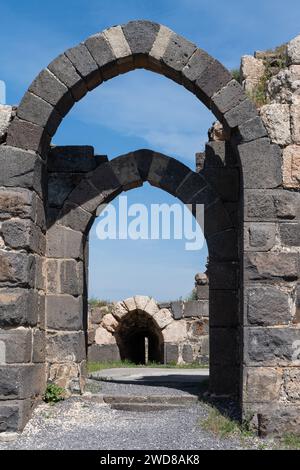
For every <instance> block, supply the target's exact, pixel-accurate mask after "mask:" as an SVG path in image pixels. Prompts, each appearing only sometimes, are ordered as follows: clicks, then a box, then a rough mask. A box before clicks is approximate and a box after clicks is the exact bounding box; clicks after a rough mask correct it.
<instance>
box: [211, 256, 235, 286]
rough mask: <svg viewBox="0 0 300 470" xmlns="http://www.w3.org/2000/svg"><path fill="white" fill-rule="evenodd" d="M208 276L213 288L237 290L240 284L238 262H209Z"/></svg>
mask: <svg viewBox="0 0 300 470" xmlns="http://www.w3.org/2000/svg"><path fill="white" fill-rule="evenodd" d="M208 278H209V286H210V288H211V289H212V290H215V289H216V290H236V289H237V288H238V285H239V267H238V263H235V262H222V263H219V262H218V263H217V262H212V263H209V266H208Z"/></svg>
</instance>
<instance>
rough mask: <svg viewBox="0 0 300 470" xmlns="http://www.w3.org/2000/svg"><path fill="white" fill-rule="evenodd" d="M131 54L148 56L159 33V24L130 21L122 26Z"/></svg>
mask: <svg viewBox="0 0 300 470" xmlns="http://www.w3.org/2000/svg"><path fill="white" fill-rule="evenodd" d="M122 30H123V33H124V36H125V38H126V40H127V42H128V44H129V47H130V49H131V52H132V54H148V53H149V52H150V50H151V49H152V46H153V43H154V41H155V39H156V36H157V33H158V31H159V24H157V23H153V22H152V21H130V22H129V23H127V24H125V25H123V26H122Z"/></svg>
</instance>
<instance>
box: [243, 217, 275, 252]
mask: <svg viewBox="0 0 300 470" xmlns="http://www.w3.org/2000/svg"><path fill="white" fill-rule="evenodd" d="M275 235H276V225H275V224H274V223H255V222H253V223H251V224H245V237H244V243H245V249H246V250H248V251H251V250H253V251H268V250H270V249H271V248H273V246H274V245H275Z"/></svg>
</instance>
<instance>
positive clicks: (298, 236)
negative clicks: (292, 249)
mask: <svg viewBox="0 0 300 470" xmlns="http://www.w3.org/2000/svg"><path fill="white" fill-rule="evenodd" d="M279 232H280V239H281V242H282V244H283V245H286V246H300V223H295V224H293V223H281V224H280V225H279Z"/></svg>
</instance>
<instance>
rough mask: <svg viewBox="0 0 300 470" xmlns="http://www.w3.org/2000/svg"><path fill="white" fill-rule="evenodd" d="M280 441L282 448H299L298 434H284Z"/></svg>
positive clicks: (299, 439) (299, 436) (299, 438)
mask: <svg viewBox="0 0 300 470" xmlns="http://www.w3.org/2000/svg"><path fill="white" fill-rule="evenodd" d="M280 441H281V445H282V446H283V448H284V449H289V450H299V449H300V435H297V434H292V433H288V434H284V435H283V436H282V438H281V440H280Z"/></svg>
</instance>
